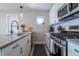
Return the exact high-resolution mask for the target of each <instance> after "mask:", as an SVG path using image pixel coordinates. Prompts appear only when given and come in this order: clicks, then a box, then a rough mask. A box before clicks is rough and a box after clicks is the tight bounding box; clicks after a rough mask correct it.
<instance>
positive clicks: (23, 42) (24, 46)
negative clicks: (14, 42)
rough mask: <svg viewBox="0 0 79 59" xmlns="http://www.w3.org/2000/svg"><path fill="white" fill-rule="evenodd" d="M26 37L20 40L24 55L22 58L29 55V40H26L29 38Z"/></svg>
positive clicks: (21, 53)
mask: <svg viewBox="0 0 79 59" xmlns="http://www.w3.org/2000/svg"><path fill="white" fill-rule="evenodd" d="M26 37H27V36H26ZM26 37H23V38H22V39H21V40H20V55H22V56H26V55H27V40H26V39H27V38H26Z"/></svg>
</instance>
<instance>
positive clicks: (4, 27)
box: [0, 10, 18, 35]
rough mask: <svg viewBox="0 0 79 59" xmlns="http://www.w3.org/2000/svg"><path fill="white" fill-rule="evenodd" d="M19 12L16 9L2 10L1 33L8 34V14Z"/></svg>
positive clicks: (0, 12)
mask: <svg viewBox="0 0 79 59" xmlns="http://www.w3.org/2000/svg"><path fill="white" fill-rule="evenodd" d="M17 13H18V12H16V11H4V10H3V11H2V10H0V35H5V34H7V33H6V31H7V27H6V26H7V24H6V15H8V14H17Z"/></svg>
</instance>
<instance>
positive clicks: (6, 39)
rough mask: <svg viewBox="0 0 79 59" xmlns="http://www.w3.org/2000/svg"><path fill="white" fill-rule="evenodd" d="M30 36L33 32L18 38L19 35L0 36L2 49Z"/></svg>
mask: <svg viewBox="0 0 79 59" xmlns="http://www.w3.org/2000/svg"><path fill="white" fill-rule="evenodd" d="M28 34H31V32H26V33H23V34H22V35H20V36H17V35H12V37H11V36H7V35H6V36H0V49H2V48H4V47H5V46H7V45H9V44H11V43H14V42H16V41H17V40H19V39H21V38H22V37H25V36H27V35H28Z"/></svg>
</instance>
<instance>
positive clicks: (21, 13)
mask: <svg viewBox="0 0 79 59" xmlns="http://www.w3.org/2000/svg"><path fill="white" fill-rule="evenodd" d="M20 23H21V25H23V24H24V15H23V6H22V5H21V6H20Z"/></svg>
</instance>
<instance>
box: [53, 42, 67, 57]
mask: <svg viewBox="0 0 79 59" xmlns="http://www.w3.org/2000/svg"><path fill="white" fill-rule="evenodd" d="M54 51H55V56H66V55H67V54H66V46H63V45H61V44H59V43H57V42H56V41H55V42H54Z"/></svg>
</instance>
